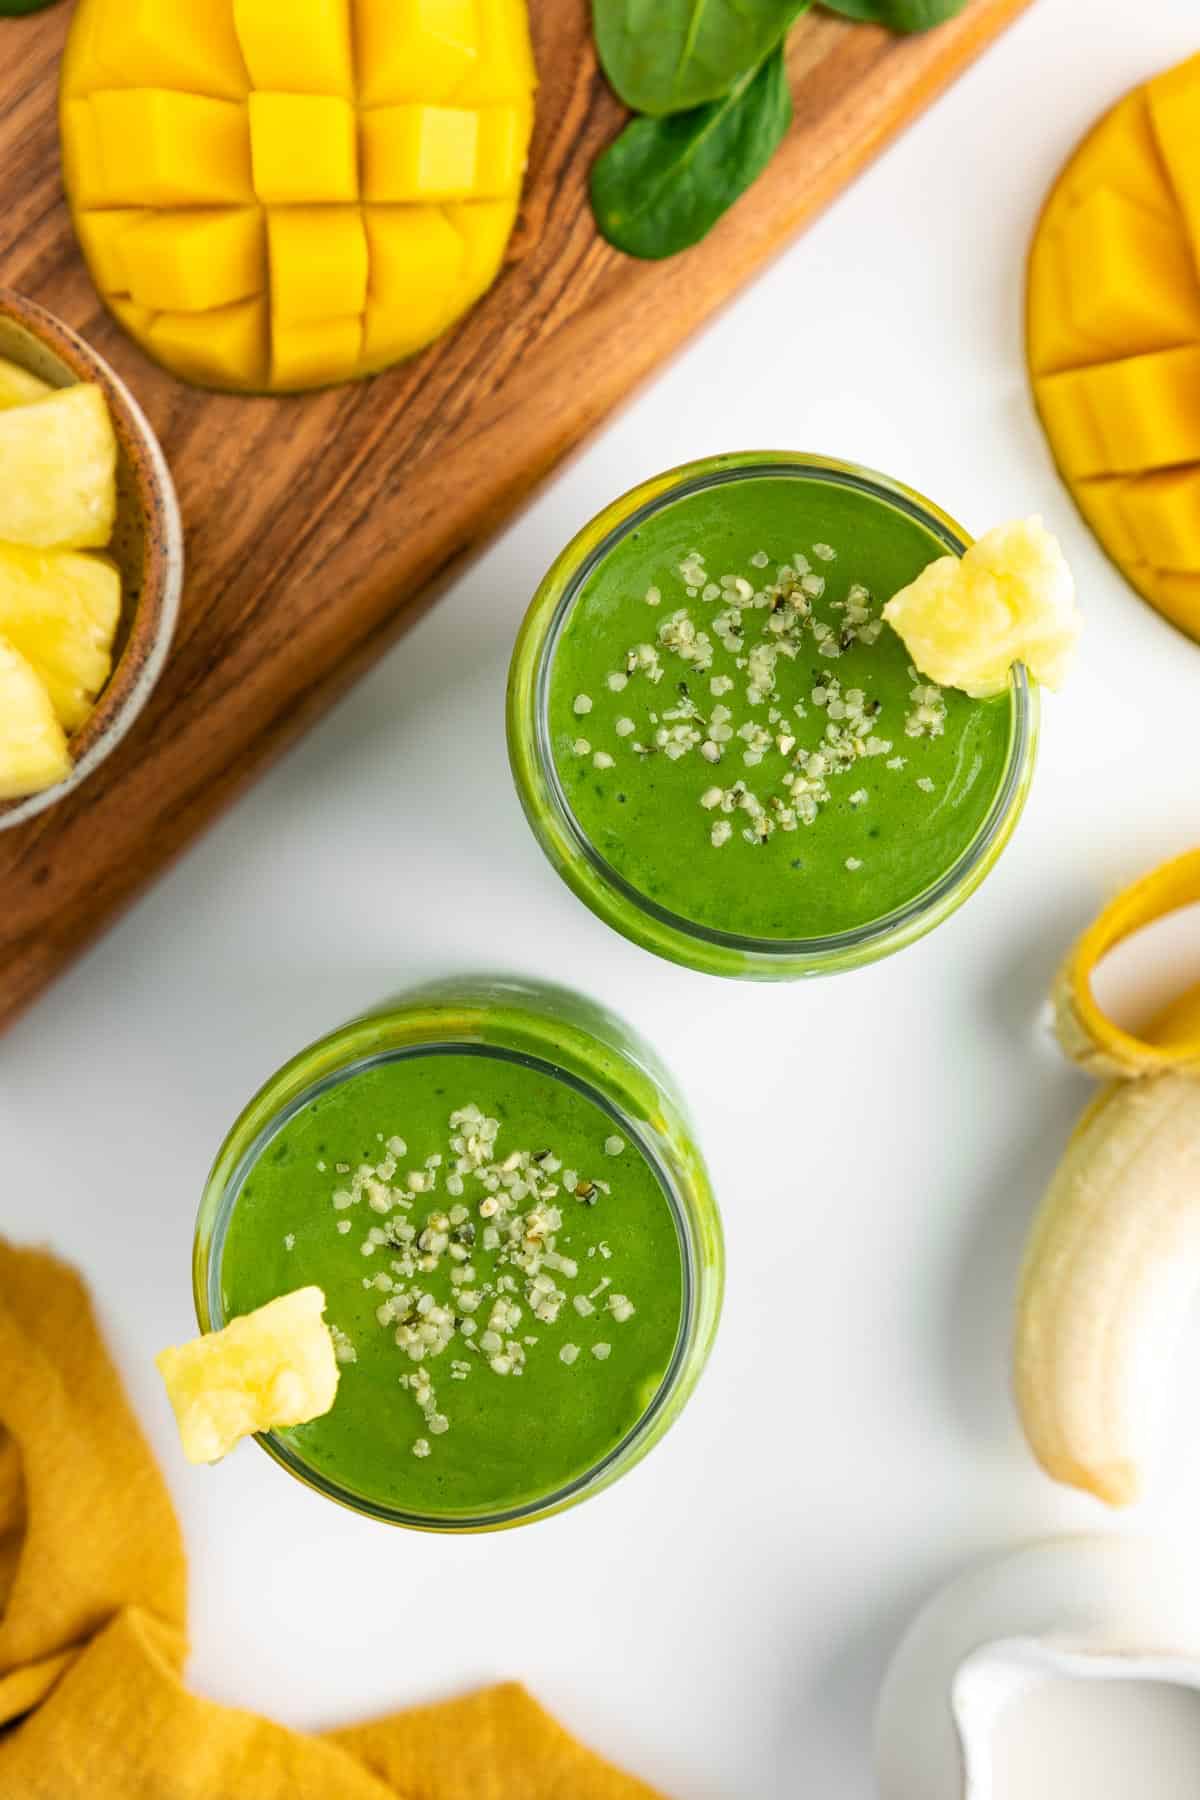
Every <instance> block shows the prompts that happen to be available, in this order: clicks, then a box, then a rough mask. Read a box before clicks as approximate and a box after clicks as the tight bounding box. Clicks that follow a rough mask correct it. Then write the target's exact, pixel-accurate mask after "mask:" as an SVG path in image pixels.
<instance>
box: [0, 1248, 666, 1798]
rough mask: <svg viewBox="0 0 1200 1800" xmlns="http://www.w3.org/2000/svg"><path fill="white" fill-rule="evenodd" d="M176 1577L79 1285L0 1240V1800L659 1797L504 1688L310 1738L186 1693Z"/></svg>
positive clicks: (127, 1418)
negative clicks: (594, 1753)
mask: <svg viewBox="0 0 1200 1800" xmlns="http://www.w3.org/2000/svg"><path fill="white" fill-rule="evenodd" d="M186 1585H187V1577H186V1568H185V1563H184V1554H183V1543H182V1540H181V1538H180V1535H179V1526H178V1524H177V1522H176V1519H175V1515H174V1512H173V1510H172V1507H171V1502H170V1499H169V1498H168V1495H167V1492H166V1489H165V1487H164V1486H163V1483H162V1478H161V1476H160V1475H159V1473H158V1470H157V1468H156V1467H155V1464H154V1461H153V1458H152V1457H151V1454H150V1451H149V1448H148V1446H147V1444H146V1442H145V1440H144V1439H143V1437H142V1435H141V1432H140V1430H139V1429H138V1426H137V1424H136V1422H135V1420H134V1418H133V1415H132V1413H131V1412H130V1410H129V1406H128V1402H127V1401H126V1399H125V1396H124V1393H123V1391H122V1388H121V1384H120V1380H119V1378H118V1376H117V1373H116V1371H115V1369H114V1368H113V1365H112V1363H111V1362H110V1360H109V1357H108V1353H107V1351H106V1349H105V1347H104V1344H103V1341H102V1340H101V1338H100V1335H99V1332H98V1330H97V1327H96V1322H95V1319H94V1317H93V1314H92V1309H91V1304H90V1302H89V1300H88V1296H87V1292H86V1290H85V1288H84V1286H83V1284H82V1282H81V1281H80V1280H79V1278H78V1276H77V1275H75V1274H74V1273H73V1271H71V1270H70V1269H68V1268H66V1267H65V1266H64V1265H63V1264H62V1263H60V1262H58V1261H56V1260H55V1259H54V1258H53V1257H51V1256H49V1255H47V1254H45V1253H44V1252H41V1251H35V1250H20V1249H16V1248H15V1247H13V1246H12V1245H9V1244H6V1243H5V1242H4V1241H3V1239H0V1796H3V1800H658V1797H657V1796H656V1795H655V1794H654V1792H653V1790H652V1789H650V1788H648V1787H646V1786H644V1784H643V1783H641V1782H640V1781H635V1780H634V1779H633V1778H632V1777H630V1776H627V1775H623V1774H621V1773H620V1772H619V1771H618V1770H616V1769H614V1768H612V1767H610V1765H609V1764H607V1763H605V1762H603V1761H601V1759H600V1758H599V1757H596V1756H593V1755H592V1753H591V1752H590V1751H588V1750H585V1749H584V1748H583V1746H582V1745H580V1744H578V1743H576V1741H575V1740H574V1738H572V1737H571V1736H569V1734H568V1733H567V1732H565V1731H564V1730H562V1728H561V1727H560V1726H558V1725H557V1724H555V1722H554V1720H553V1719H551V1718H550V1717H549V1716H548V1715H547V1714H546V1713H544V1712H543V1711H542V1710H541V1708H540V1707H539V1706H538V1705H537V1704H536V1702H535V1701H533V1700H532V1699H531V1698H530V1697H529V1695H528V1694H526V1693H525V1692H524V1690H523V1689H521V1688H520V1687H517V1686H515V1685H507V1686H503V1687H496V1688H491V1689H488V1690H486V1691H485V1692H483V1693H480V1694H476V1695H473V1696H471V1697H469V1698H467V1699H465V1700H459V1701H452V1702H449V1703H447V1704H445V1705H442V1706H431V1707H423V1708H418V1709H416V1710H414V1711H410V1712H405V1713H398V1714H393V1715H392V1716H390V1717H388V1718H385V1719H380V1720H378V1721H376V1722H375V1723H373V1724H368V1725H362V1726H357V1727H354V1728H351V1729H349V1730H345V1731H335V1732H331V1733H329V1734H328V1735H327V1736H324V1737H320V1738H316V1737H306V1736H305V1735H304V1734H303V1733H301V1732H295V1731H288V1730H286V1729H285V1728H284V1727H283V1726H280V1725H274V1724H272V1723H271V1722H270V1721H269V1720H266V1719H260V1718H257V1717H255V1716H254V1715H253V1714H252V1713H245V1712H240V1711H237V1710H235V1709H234V1708H232V1707H224V1706H218V1705H216V1704H215V1703H214V1702H212V1701H210V1700H202V1699H199V1698H198V1697H197V1696H195V1695H193V1694H189V1693H188V1691H187V1689H186V1688H185V1687H184V1686H183V1684H182V1682H181V1680H180V1670H181V1668H182V1666H183V1661H184V1658H185V1656H186V1653H187V1638H186V1624H185V1618H186Z"/></svg>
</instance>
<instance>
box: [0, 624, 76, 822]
mask: <svg viewBox="0 0 1200 1800" xmlns="http://www.w3.org/2000/svg"><path fill="white" fill-rule="evenodd" d="M70 773H71V755H70V752H69V750H68V749H67V740H66V737H65V735H64V733H63V728H62V726H61V725H60V724H59V722H58V720H57V719H56V718H55V716H54V708H53V707H52V706H51V704H50V696H49V695H48V694H47V692H46V688H45V684H44V683H43V682H42V681H40V680H39V679H38V676H37V673H36V671H35V670H34V669H33V668H32V667H31V665H30V664H29V663H28V662H27V661H26V659H25V658H24V657H23V656H22V655H21V654H20V652H19V651H18V650H16V649H14V647H13V645H12V644H10V643H9V642H8V641H7V639H6V638H4V637H0V800H23V799H25V798H26V797H27V796H28V795H30V794H40V793H42V792H43V791H44V790H45V789H46V788H52V787H57V785H58V783H59V782H60V781H65V780H66V778H67V776H68V775H69V774H70Z"/></svg>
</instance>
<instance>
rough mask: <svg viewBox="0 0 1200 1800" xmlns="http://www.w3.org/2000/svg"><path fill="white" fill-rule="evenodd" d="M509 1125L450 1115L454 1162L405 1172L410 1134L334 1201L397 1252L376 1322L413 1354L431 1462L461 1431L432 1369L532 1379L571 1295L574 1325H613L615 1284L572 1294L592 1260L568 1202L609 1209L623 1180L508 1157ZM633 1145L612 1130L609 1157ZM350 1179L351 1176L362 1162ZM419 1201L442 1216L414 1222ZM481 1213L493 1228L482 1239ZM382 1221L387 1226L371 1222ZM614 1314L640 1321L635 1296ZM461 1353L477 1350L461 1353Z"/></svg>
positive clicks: (350, 1356) (384, 1278) (411, 1383)
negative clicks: (615, 1183) (584, 1257)
mask: <svg viewBox="0 0 1200 1800" xmlns="http://www.w3.org/2000/svg"><path fill="white" fill-rule="evenodd" d="M500 1129H501V1127H500V1121H499V1120H498V1119H493V1118H489V1117H487V1115H486V1114H485V1113H484V1112H483V1110H482V1108H481V1107H479V1106H478V1105H476V1104H474V1103H471V1104H469V1105H467V1106H463V1107H459V1108H457V1109H456V1110H455V1111H454V1112H452V1113H451V1114H450V1116H449V1130H448V1139H447V1154H443V1153H442V1152H441V1151H435V1152H433V1153H431V1154H430V1155H429V1156H427V1157H426V1158H425V1159H424V1163H423V1165H422V1167H420V1168H418V1169H409V1170H407V1171H405V1172H403V1173H401V1172H400V1171H399V1169H398V1166H397V1158H398V1157H399V1156H402V1155H405V1154H407V1146H406V1145H405V1143H404V1141H403V1139H401V1138H392V1139H389V1140H388V1144H389V1154H388V1155H387V1156H385V1157H384V1158H382V1159H381V1160H380V1162H379V1163H377V1164H375V1165H374V1166H372V1165H371V1164H370V1163H361V1164H360V1165H359V1166H358V1168H357V1169H356V1170H355V1173H354V1175H353V1177H352V1179H351V1181H350V1183H349V1185H348V1186H339V1187H338V1188H335V1189H334V1190H333V1191H332V1193H331V1194H330V1207H331V1210H332V1211H333V1212H334V1213H335V1214H337V1215H338V1216H337V1217H336V1218H335V1220H334V1228H335V1230H336V1231H337V1232H339V1233H340V1234H342V1235H345V1234H346V1233H348V1232H349V1231H350V1229H351V1224H352V1220H351V1217H350V1216H349V1215H350V1214H351V1213H352V1212H353V1211H354V1209H356V1208H359V1209H360V1210H359V1212H358V1217H359V1218H360V1219H361V1220H362V1221H363V1224H364V1225H365V1227H366V1229H365V1231H364V1234H363V1236H362V1238H361V1241H360V1242H359V1251H360V1254H361V1255H362V1256H364V1257H374V1256H376V1255H377V1254H379V1253H383V1254H384V1255H389V1256H390V1260H389V1261H388V1267H387V1269H386V1270H380V1271H378V1272H377V1273H376V1274H374V1275H370V1276H365V1277H364V1278H363V1286H364V1287H365V1288H367V1289H369V1290H373V1291H374V1292H375V1293H377V1294H378V1295H379V1304H378V1306H376V1308H375V1321H376V1324H377V1326H378V1327H379V1329H380V1330H381V1331H384V1332H386V1333H387V1334H388V1336H389V1338H390V1339H391V1342H392V1343H393V1345H394V1346H395V1349H396V1351H397V1352H398V1353H399V1355H400V1357H401V1358H402V1359H403V1360H402V1364H401V1368H402V1373H401V1374H400V1375H399V1377H398V1382H399V1386H400V1387H401V1388H402V1389H403V1390H404V1391H405V1392H406V1393H407V1394H408V1396H409V1397H410V1399H411V1401H412V1402H413V1404H415V1406H416V1407H417V1409H418V1411H419V1413H420V1416H421V1419H422V1421H423V1424H424V1427H425V1431H426V1433H427V1434H428V1435H427V1436H423V1437H419V1438H417V1439H416V1440H415V1441H414V1442H413V1444H412V1447H411V1448H412V1454H413V1455H414V1456H417V1457H426V1456H429V1455H430V1454H432V1445H431V1442H430V1440H431V1439H436V1438H438V1437H440V1436H442V1435H444V1434H445V1433H446V1432H447V1431H449V1430H451V1428H452V1419H451V1416H450V1415H449V1414H447V1413H446V1412H445V1411H443V1410H442V1409H441V1407H440V1406H439V1403H438V1396H437V1392H436V1390H435V1387H434V1384H433V1379H432V1376H431V1374H430V1368H429V1365H430V1364H432V1363H434V1362H436V1361H437V1359H438V1358H440V1357H443V1356H446V1353H447V1351H449V1352H450V1355H449V1356H448V1357H447V1365H448V1367H449V1379H450V1380H451V1381H454V1382H462V1381H467V1380H469V1379H474V1380H479V1379H480V1378H481V1371H482V1372H484V1375H485V1377H486V1376H495V1377H497V1378H499V1379H501V1380H507V1381H514V1380H519V1379H520V1377H521V1376H522V1375H523V1373H524V1371H525V1368H526V1365H527V1359H528V1357H529V1356H530V1354H535V1353H538V1352H539V1351H540V1348H541V1339H540V1337H539V1336H538V1334H537V1333H536V1332H530V1330H529V1325H530V1324H531V1323H534V1322H536V1323H537V1324H539V1325H543V1326H550V1327H552V1326H554V1325H556V1324H557V1323H558V1321H559V1319H560V1317H561V1316H562V1315H563V1312H564V1308H565V1307H566V1305H567V1302H568V1300H570V1302H571V1308H572V1311H571V1314H570V1315H569V1316H572V1317H573V1318H575V1319H577V1320H579V1321H580V1322H583V1321H585V1320H587V1319H589V1318H596V1319H597V1322H599V1320H598V1313H597V1306H596V1301H597V1300H598V1299H599V1297H600V1296H601V1295H602V1294H604V1293H605V1292H606V1290H607V1289H609V1288H610V1287H611V1280H610V1278H609V1277H605V1278H604V1279H603V1280H602V1281H601V1282H600V1284H599V1286H598V1287H594V1288H593V1289H592V1291H591V1293H590V1294H585V1293H583V1292H582V1291H576V1292H572V1291H571V1289H572V1285H573V1284H574V1283H576V1282H577V1281H578V1279H579V1261H578V1259H577V1257H576V1256H572V1255H569V1254H568V1253H567V1251H568V1240H567V1238H566V1237H565V1236H564V1234H563V1212H562V1208H561V1202H562V1201H563V1200H564V1199H565V1198H567V1197H568V1196H570V1197H573V1198H574V1199H575V1200H577V1201H579V1202H581V1203H584V1204H586V1205H589V1206H595V1205H597V1204H598V1203H599V1202H600V1201H601V1200H602V1199H603V1198H604V1197H606V1196H608V1195H609V1194H611V1192H612V1189H611V1186H610V1184H609V1182H607V1181H605V1180H602V1179H600V1178H599V1177H598V1176H596V1177H593V1176H589V1175H586V1174H582V1173H581V1172H580V1171H579V1170H577V1169H570V1168H564V1166H563V1160H562V1158H561V1157H559V1156H557V1155H556V1154H555V1153H554V1151H553V1150H552V1149H550V1148H541V1149H539V1150H536V1151H529V1150H521V1149H517V1150H512V1151H509V1152H507V1154H504V1155H503V1156H501V1155H500V1154H499V1153H498V1150H497V1144H498V1140H499V1136H500ZM380 1141H382V1139H381V1140H380ZM626 1148H627V1145H626V1140H625V1139H624V1138H623V1137H621V1136H620V1135H619V1134H618V1133H616V1132H610V1133H609V1135H608V1136H607V1137H606V1138H604V1139H603V1140H602V1143H601V1144H600V1145H599V1146H598V1152H599V1153H602V1154H603V1155H604V1156H605V1157H606V1158H609V1159H615V1158H617V1157H619V1156H621V1155H622V1154H623V1153H624V1151H625V1150H626ZM341 1172H343V1173H348V1172H349V1166H348V1165H346V1167H345V1168H344V1169H343V1170H342V1171H341ZM443 1182H444V1184H445V1189H446V1192H447V1193H448V1194H452V1195H454V1196H456V1197H458V1196H462V1198H461V1200H457V1203H456V1204H454V1205H452V1206H450V1207H449V1209H448V1210H446V1209H444V1208H443V1207H442V1206H440V1205H439V1204H438V1202H437V1199H436V1193H437V1189H438V1187H439V1185H441V1184H442V1183H443ZM417 1196H423V1197H425V1198H424V1201H423V1204H424V1205H425V1206H427V1207H428V1211H427V1212H425V1213H424V1216H423V1217H414V1219H412V1220H409V1219H407V1218H405V1217H404V1211H405V1210H406V1209H411V1208H413V1207H414V1205H415V1202H416V1197H417ZM364 1200H365V1202H366V1205H365V1207H363V1206H362V1202H363V1201H364ZM476 1216H478V1217H479V1218H481V1219H484V1220H487V1221H489V1222H488V1223H487V1224H486V1225H485V1226H484V1227H483V1228H482V1230H481V1231H479V1232H477V1229H476V1225H475V1217H476ZM372 1218H382V1219H385V1220H386V1221H387V1222H386V1224H385V1225H377V1224H369V1223H367V1221H368V1220H370V1219H372ZM596 1253H598V1254H599V1255H601V1256H603V1257H605V1258H611V1256H612V1254H613V1252H612V1249H611V1247H610V1246H609V1245H608V1244H607V1243H605V1242H600V1243H599V1244H596V1245H593V1246H590V1247H589V1249H588V1255H589V1256H591V1255H593V1254H596ZM477 1255H478V1259H479V1260H478V1262H477V1261H476V1256H477ZM485 1258H486V1259H487V1260H484V1259H485ZM443 1269H444V1270H445V1275H446V1276H448V1281H449V1291H448V1292H447V1293H445V1294H444V1295H443V1296H442V1297H439V1295H438V1294H436V1293H435V1292H434V1291H432V1290H431V1288H430V1287H429V1286H427V1285H426V1283H425V1280H424V1278H425V1277H426V1276H428V1275H432V1274H434V1273H435V1272H436V1271H438V1270H443ZM604 1308H605V1314H606V1316H607V1317H608V1318H611V1319H612V1320H613V1321H614V1322H615V1323H617V1324H619V1325H621V1324H625V1323H627V1322H628V1321H629V1320H630V1319H632V1318H633V1317H634V1315H635V1313H636V1307H635V1306H634V1304H633V1302H632V1300H630V1299H629V1298H628V1296H626V1295H624V1294H613V1295H611V1296H610V1297H609V1298H608V1299H607V1300H606V1301H605V1303H604ZM477 1315H478V1316H477ZM330 1329H331V1332H332V1335H333V1341H334V1354H335V1356H336V1358H337V1360H338V1362H339V1363H343V1364H347V1363H353V1362H355V1361H357V1350H356V1348H355V1346H354V1345H353V1344H352V1343H351V1341H350V1339H349V1338H348V1337H347V1336H346V1334H345V1333H344V1332H342V1331H340V1330H339V1329H338V1328H337V1327H336V1326H331V1327H330ZM456 1349H457V1350H458V1351H459V1352H462V1351H466V1352H469V1353H470V1354H469V1355H466V1356H464V1355H462V1354H461V1353H460V1354H457V1355H456V1354H454V1352H455V1350H456ZM590 1349H591V1354H592V1356H593V1358H594V1359H595V1360H597V1361H600V1362H603V1361H604V1360H605V1359H606V1358H607V1356H608V1355H609V1353H610V1346H609V1345H608V1344H607V1343H604V1342H597V1343H593V1344H591V1346H590ZM541 1353H542V1354H544V1351H542V1352H541ZM580 1354H581V1347H580V1346H579V1345H578V1344H574V1343H564V1344H562V1345H560V1346H559V1347H558V1350H557V1360H558V1361H559V1362H560V1363H561V1364H563V1365H564V1367H567V1368H569V1367H571V1366H572V1365H573V1364H574V1363H575V1362H576V1361H577V1360H578V1358H579V1356H580ZM472 1357H473V1358H474V1359H475V1360H474V1362H473V1361H472V1360H471V1358H472ZM579 1379H582V1377H579Z"/></svg>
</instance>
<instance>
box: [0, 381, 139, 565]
mask: <svg viewBox="0 0 1200 1800" xmlns="http://www.w3.org/2000/svg"><path fill="white" fill-rule="evenodd" d="M116 516H117V440H116V436H115V434H114V432H113V427H112V420H111V419H110V418H109V415H108V404H107V402H106V401H105V398H104V395H103V393H102V392H101V390H100V389H99V388H98V387H96V386H95V385H94V384H93V383H91V382H80V383H79V384H78V386H76V387H69V388H60V389H58V390H57V391H56V392H55V393H52V394H50V395H49V396H48V397H47V398H46V399H44V400H35V401H33V402H32V403H30V404H27V405H24V406H12V407H9V408H8V409H7V410H0V541H3V542H6V543H10V544H28V545H30V546H31V547H32V548H33V549H50V548H55V547H57V548H59V549H65V550H81V549H88V548H92V549H97V548H100V547H102V546H103V545H105V544H107V543H108V541H109V539H110V538H111V537H112V533H113V525H114V524H115V522H116Z"/></svg>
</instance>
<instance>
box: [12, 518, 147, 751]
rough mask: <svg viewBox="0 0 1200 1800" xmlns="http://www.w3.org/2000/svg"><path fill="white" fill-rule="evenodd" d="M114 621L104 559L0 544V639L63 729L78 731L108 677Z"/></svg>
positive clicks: (117, 601) (114, 580)
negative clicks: (27, 669)
mask: <svg viewBox="0 0 1200 1800" xmlns="http://www.w3.org/2000/svg"><path fill="white" fill-rule="evenodd" d="M120 619H121V577H120V576H119V575H118V573H117V570H116V568H115V566H114V565H113V564H112V563H111V562H109V561H108V559H107V557H103V556H94V555H92V554H90V553H89V552H88V551H79V550H24V549H21V548H20V547H19V546H18V545H16V544H0V636H3V637H4V638H6V639H7V641H8V642H9V643H10V644H11V645H12V647H13V648H14V649H15V650H17V651H19V652H20V654H21V655H22V656H23V657H24V658H25V660H26V661H27V662H28V663H29V664H30V666H31V667H32V668H33V670H34V671H35V673H36V674H37V675H38V676H39V678H40V680H41V681H42V683H43V685H44V687H45V689H46V692H47V694H48V695H49V697H50V704H51V706H52V707H53V708H54V713H55V717H56V718H57V719H58V722H59V724H60V725H61V726H62V728H63V730H64V731H67V732H72V731H78V729H79V727H80V726H81V725H82V724H83V723H84V720H85V719H86V718H87V716H88V714H89V713H90V712H91V710H92V707H93V706H94V704H95V701H96V696H97V695H98V694H99V692H100V690H101V688H103V686H104V684H105V682H106V681H107V680H108V678H109V675H110V674H111V673H112V649H113V643H114V641H115V639H116V635H117V626H118V624H119V623H120Z"/></svg>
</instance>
